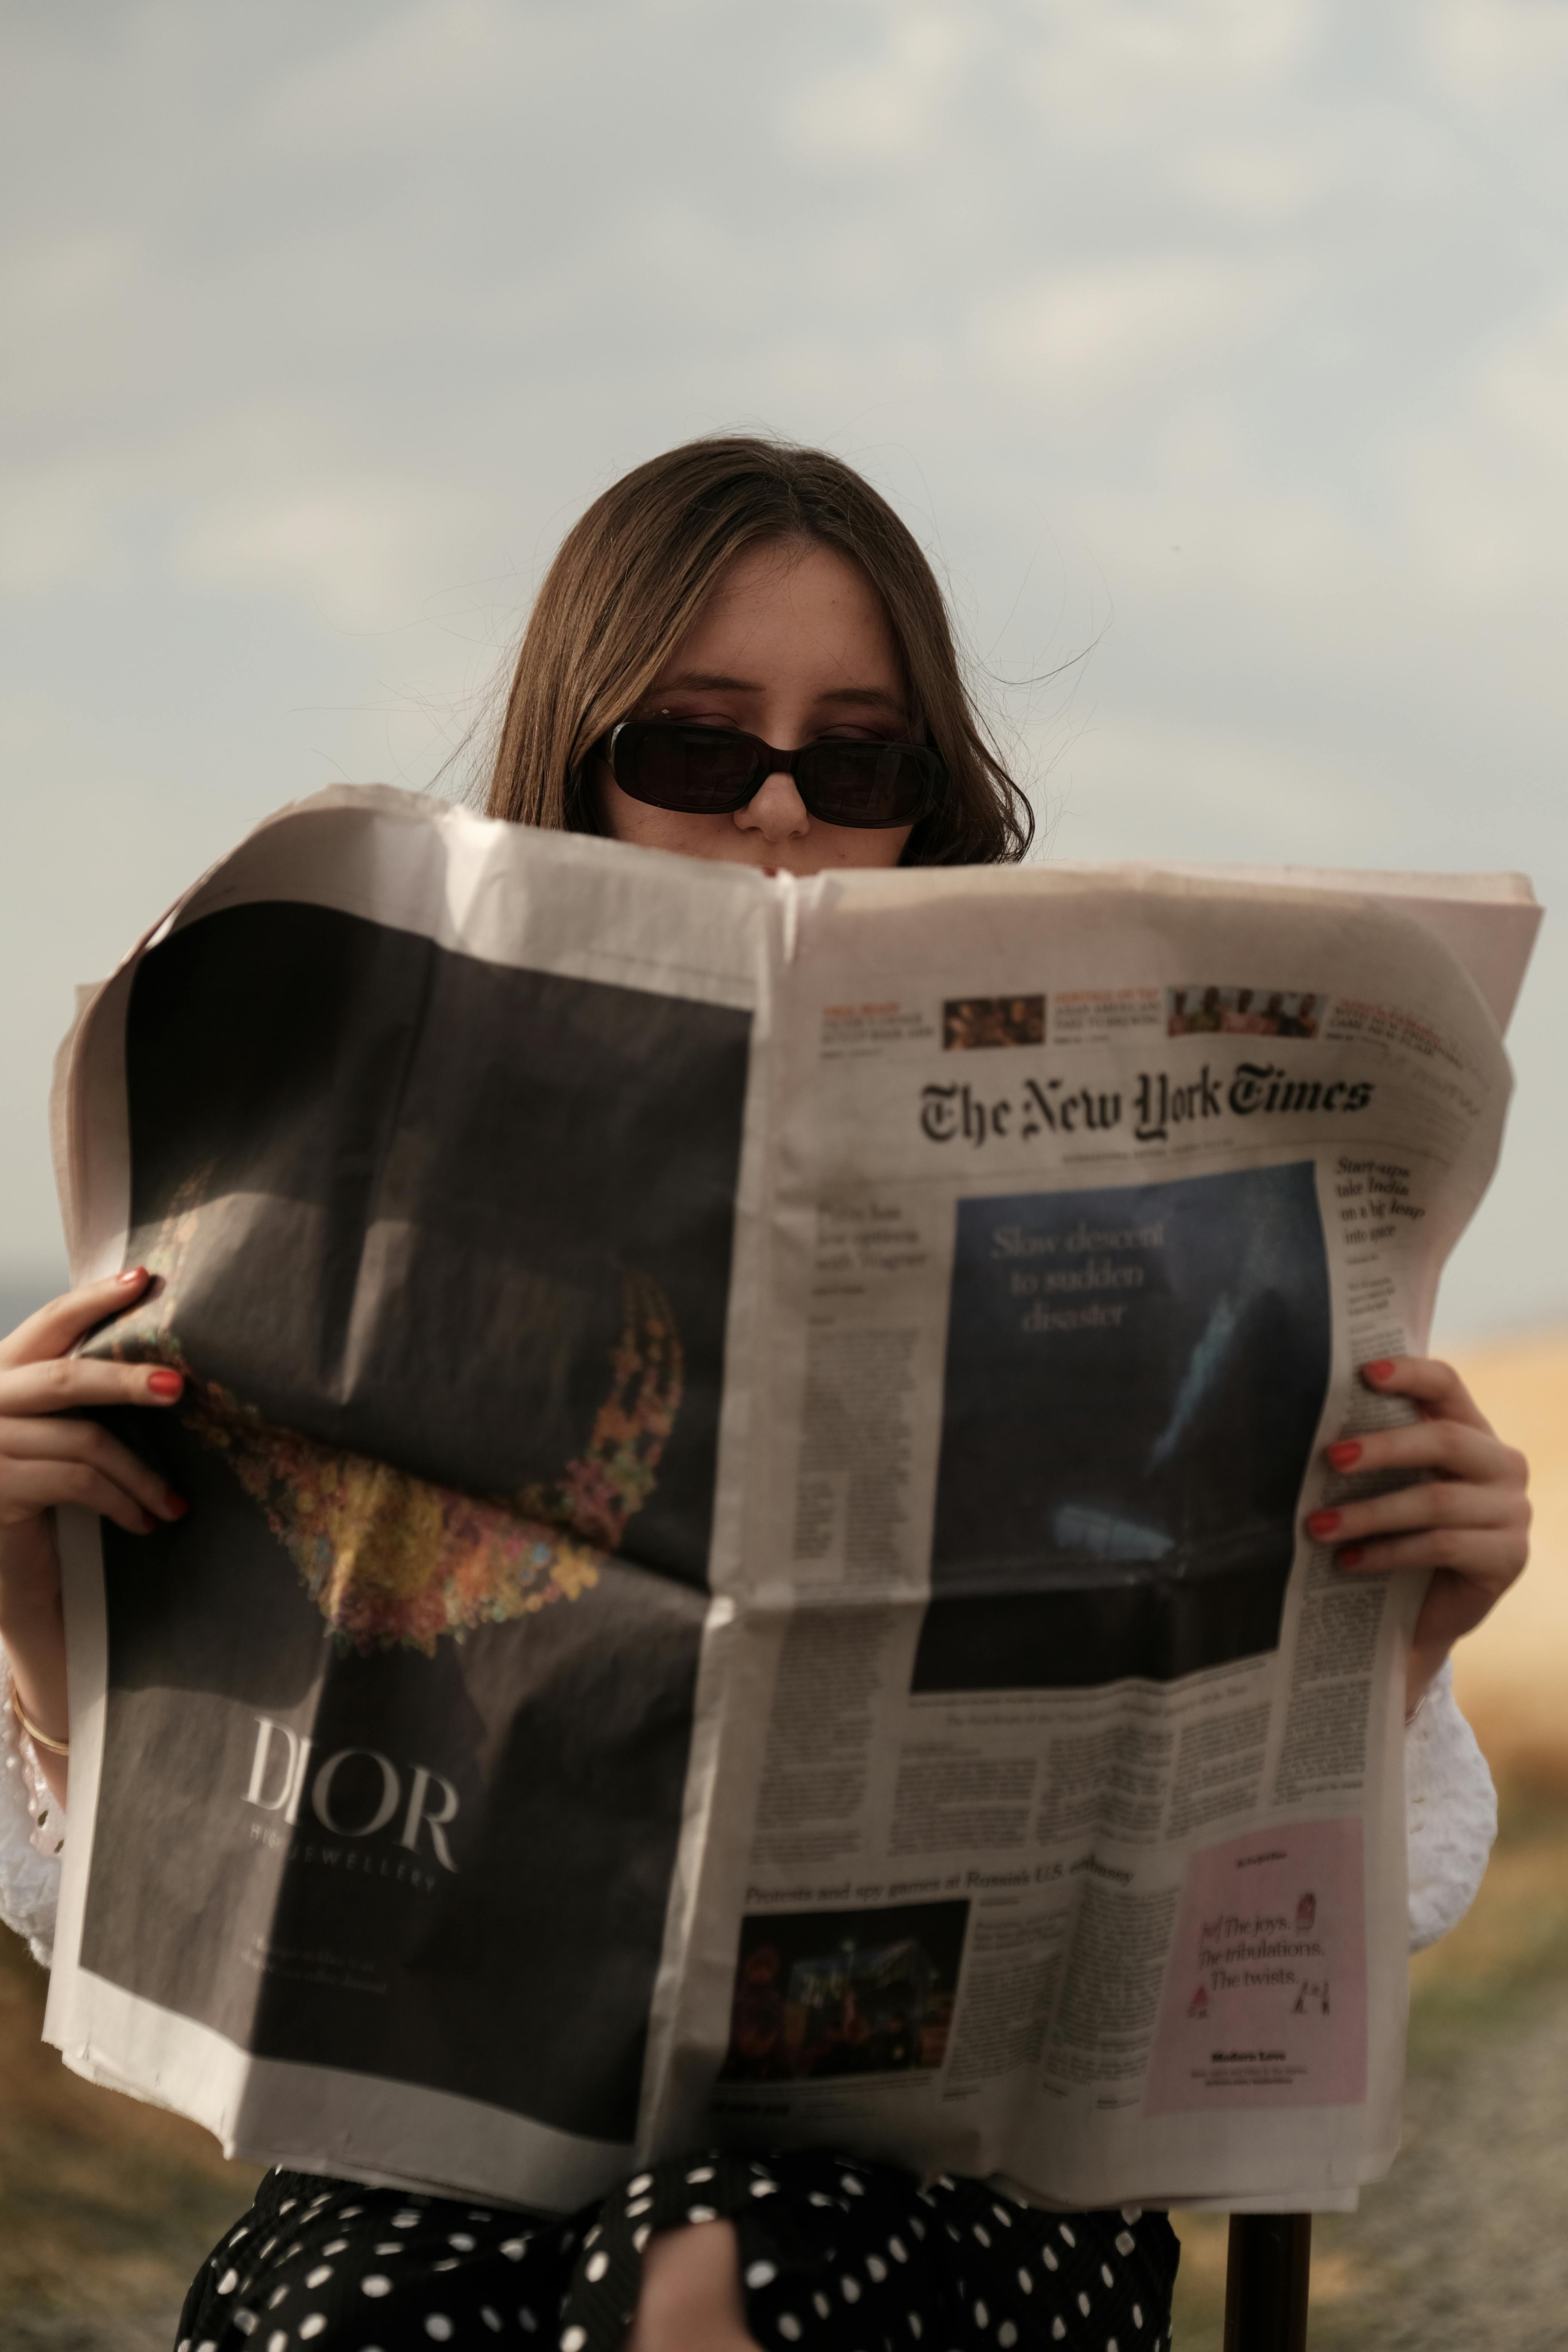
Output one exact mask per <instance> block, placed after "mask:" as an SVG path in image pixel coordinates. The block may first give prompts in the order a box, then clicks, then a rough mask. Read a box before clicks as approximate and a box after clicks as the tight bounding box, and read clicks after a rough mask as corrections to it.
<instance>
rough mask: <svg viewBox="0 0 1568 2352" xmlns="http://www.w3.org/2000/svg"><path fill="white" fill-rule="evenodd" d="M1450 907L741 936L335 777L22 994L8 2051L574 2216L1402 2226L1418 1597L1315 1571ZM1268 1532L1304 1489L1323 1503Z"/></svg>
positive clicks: (585, 845)
mask: <svg viewBox="0 0 1568 2352" xmlns="http://www.w3.org/2000/svg"><path fill="white" fill-rule="evenodd" d="M1537 911H1538V910H1537V909H1536V908H1535V907H1534V905H1533V902H1532V900H1531V898H1530V895H1529V892H1528V889H1527V887H1525V886H1523V885H1521V884H1519V883H1518V882H1517V881H1516V880H1515V879H1514V878H1513V877H1476V878H1475V879H1473V880H1466V879H1462V878H1461V879H1458V880H1456V879H1454V878H1453V877H1357V876H1350V875H1324V876H1314V875H1300V874H1295V875H1291V874H1281V875H1250V874H1248V875H1241V874H1237V873H1236V872H1234V871H1230V872H1225V871H1219V870H1216V871H1215V872H1212V873H1202V872H1197V871H1183V870H1180V869H1173V868H1164V869H1136V868H1098V869H1090V868H1065V867H1064V868H1055V869H1053V868H1049V867H1044V866H1042V867H1037V868H1026V869H1022V870H1016V871H1012V872H987V871H984V870H980V871H976V870H973V869H964V870H960V871H942V870H935V869H927V870H923V871H910V872H894V873H892V874H889V875H885V876H882V875H879V876H858V875H857V876H848V877H837V876H835V877H816V878H814V879H812V880H810V881H806V882H797V881H795V880H793V879H792V878H791V877H784V876H780V877H767V876H763V875H761V874H758V873H753V872H750V871H747V870H743V869H740V868H734V867H725V866H715V865H710V864H705V863H697V862H693V861H688V860H685V859H678V858H671V857H664V856H657V857H656V856H650V855H649V854H648V853H646V852H642V851H638V850H636V849H632V848H628V847H626V846H625V845H620V844H616V843H610V842H604V841H599V840H596V839H590V838H586V837H583V836H577V835H560V834H554V835H551V834H542V833H536V832H529V831H525V830H523V829H521V828H517V827H511V826H507V825H504V824H492V823H489V822H487V821H485V820H482V819H479V818H477V817H474V816H471V815H468V814H466V813H464V812H462V811H459V810H457V809H453V808H451V807H449V806H447V805H446V804H444V803H438V802H434V801H430V800H427V799H425V798H422V797H419V796H417V795H414V794H408V793H396V792H392V791H389V790H384V789H382V788H376V787H364V788H339V789H337V790H334V791H333V792H331V793H324V794H321V795H320V796H319V797H318V798H317V799H316V800H315V801H313V802H308V803H302V804H300V806H299V807H297V808H294V809H291V810H286V811H284V812H283V813H282V814H280V815H279V817H276V818H274V819H272V820H270V821H269V822H268V824H266V825H264V826H262V827H261V828H259V829H258V832H257V833H256V834H254V835H251V836H250V838H249V839H248V840H247V842H246V843H244V844H242V845H241V846H240V847H239V848H238V849H237V851H236V852H235V853H234V854H233V855H232V856H230V857H229V858H227V859H226V860H225V861H224V862H223V863H222V864H221V865H220V866H217V867H216V868H215V869H213V871H212V872H211V873H210V874H209V875H207V876H206V877H204V878H203V880H202V881H201V882H199V883H198V884H197V885H196V886H195V887H194V888H193V890H191V891H190V892H189V893H187V895H186V897H185V898H184V899H182V900H181V901H180V902H179V904H178V905H177V906H176V907H175V908H174V909H173V910H172V912H171V913H170V914H169V915H168V916H166V917H165V918H164V919H163V921H162V922H161V923H160V924H159V925H158V926H157V927H156V928H155V929H153V931H152V932H151V933H150V934H149V935H148V936H147V938H146V939H145V940H143V941H142V944H141V945H140V947H139V948H138V949H137V950H136V951H135V952H134V953H133V954H132V956H131V957H130V958H129V959H128V960H127V961H126V963H125V964H124V966H122V968H121V971H119V972H118V973H117V974H116V975H115V976H114V978H113V979H112V980H111V981H110V982H108V983H107V984H106V985H105V986H104V987H103V988H102V989H100V990H99V991H98V992H96V993H95V994H94V995H93V996H92V998H91V999H90V1000H89V1002H88V1003H86V1005H85V1007H84V1010H83V1012H82V1013H81V1015H80V1017H79V1021H78V1024H77V1026H76V1028H75V1030H74V1031H73V1033H72V1036H71V1038H70V1039H69V1040H68V1045H67V1046H66V1048H65V1049H64V1050H63V1052H62V1056H61V1062H60V1069H59V1075H58V1084H57V1097H56V1107H55V1118H56V1148H57V1160H58V1168H59V1173H60V1182H61V1191H62V1199H63V1202H64V1206H65V1213H66V1218H67V1225H68V1236H69V1240H70V1244H71V1249H72V1256H73V1267H74V1271H75V1273H76V1275H77V1276H78V1278H79V1279H85V1278H90V1277H92V1276H97V1275H100V1274H103V1273H111V1272H114V1271H117V1270H118V1269H119V1268H120V1267H121V1265H130V1264H144V1265H147V1266H148V1267H150V1268H151V1269H152V1271H153V1275H154V1276H155V1280H154V1282H153V1284H152V1285H151V1286H149V1289H148V1291H147V1293H146V1295H145V1296H144V1297H143V1298H142V1300H141V1301H140V1302H139V1304H138V1305H137V1306H136V1307H133V1308H132V1309H130V1310H128V1311H127V1312H125V1313H124V1314H122V1315H121V1316H120V1317H119V1318H116V1319H115V1320H113V1321H112V1322H110V1323H109V1324H107V1325H105V1326H104V1327H102V1328H100V1330H99V1331H98V1332H97V1333H96V1334H94V1335H93V1337H92V1338H91V1339H89V1341H88V1342H87V1343H86V1345H87V1347H88V1348H89V1350H90V1351H93V1352H97V1353H100V1354H105V1355H110V1356H113V1357H116V1358H120V1359H122V1360H139V1361H153V1360H155V1361H159V1362H163V1363H166V1364H169V1365H172V1366H174V1367H175V1368H177V1369H178V1370H180V1371H181V1372H182V1373H183V1374H184V1376H185V1390H184V1399H183V1401H182V1402H181V1404H180V1405H179V1407H178V1408H177V1409H175V1410H174V1412H170V1413H168V1414H165V1415H162V1416H160V1417H158V1419H157V1421H156V1423H155V1424H154V1425H153V1427H152V1428H151V1429H149V1427H148V1425H147V1423H146V1420H145V1419H144V1418H142V1417H136V1419H135V1426H134V1431H133V1433H132V1430H131V1428H130V1426H129V1422H128V1423H127V1427H126V1429H125V1431H124V1433H125V1434H127V1436H128V1437H131V1439H132V1442H133V1443H134V1444H137V1445H138V1446H139V1447H140V1448H141V1449H142V1451H143V1452H144V1453H146V1454H149V1455H150V1456H155V1458H156V1462H157V1465H158V1466H159V1467H160V1468H161V1469H162V1470H163V1472H164V1474H165V1475H167V1476H168V1478H169V1479H170V1481H171V1483H172V1484H174V1486H176V1487H177V1488H178V1490H179V1491H180V1492H181V1493H182V1494H183V1495H184V1496H187V1497H188V1498H189V1500H190V1503H191V1509H190V1511H189V1514H188V1516H187V1517H184V1519H182V1520H181V1521H179V1522H178V1523H177V1524H175V1525H172V1526H169V1527H165V1528H161V1529H160V1530H159V1531H158V1532H157V1533H156V1534H155V1535H153V1536H152V1537H148V1538H140V1539H132V1538H127V1537H125V1536H124V1535H122V1534H121V1533H120V1532H119V1531H118V1530H117V1529H115V1528H113V1527H111V1526H109V1525H106V1524H101V1523H100V1522H99V1521H98V1520H97V1519H96V1518H93V1517H89V1516H88V1515H86V1514H80V1513H71V1514H66V1515H63V1516H64V1520H65V1524H64V1525H63V1526H62V1548H63V1550H64V1554H65V1559H66V1570H67V1609H68V1634H69V1641H70V1651H71V1689H72V1743H73V1767H72V1774H73V1777H72V1790H71V1823H72V1829H71V1837H70V1839H69V1841H68V1848H67V1877H66V1883H65V1887H64V1892H63V1896H62V1906H61V1930H60V1939H59V1946H58V1958H57V1968H56V1974H55V1979H54V1984H53V1989H52V1992H51V2000H50V2009H49V2020H48V2032H49V2034H50V2038H51V2039H53V2040H54V2041H56V2042H58V2044H59V2046H60V2047H61V2049H62V2050H63V2051H64V2053H65V2054H66V2056H67V2058H68V2061H69V2063H72V2064H73V2065H74V2066H76V2067H77V2068H78V2069H79V2071H81V2072H83V2073H86V2074H89V2075H91V2076H93V2077H95V2078H96V2079H99V2080H102V2081H106V2082H110V2083H113V2084H117V2085H119V2086H120V2087H121V2088H125V2089H129V2090H132V2091H133V2092H136V2093H139V2094H140V2095H143V2096H146V2097H149V2098H153V2099H156V2100H159V2101H161V2102H163V2104H165V2105H172V2106H174V2107H176V2108H178V2109H180V2110H181V2111H183V2112H184V2113H186V2114H189V2115H191V2116H195V2118H196V2119H197V2120H199V2121H200V2122H202V2123H204V2124H205V2125H206V2126H208V2127H209V2128H211V2129H212V2130H214V2131H216V2133H218V2135H219V2136H220V2137H221V2138H222V2140H223V2142H224V2144H225V2146H226V2148H228V2149H229V2150H230V2151H232V2152H235V2153H238V2154H244V2155H245V2156H247V2157H249V2158H254V2159H256V2160H258V2161H263V2160H265V2161H283V2162H288V2163H291V2164H295V2165H299V2166H301V2167H306V2168H314V2169H320V2170H326V2171H340V2172H344V2173H349V2174H352V2175H353V2176H354V2177H358V2178H367V2179H384V2180H388V2181H395V2182H401V2183H407V2184H409V2185H414V2186H417V2185H424V2186H427V2187H432V2188H440V2189H460V2190H466V2191H471V2192H473V2193H476V2194H481V2195H484V2196H486V2197H489V2198H493V2199H496V2200H506V2201H509V2202H511V2203H515V2204H517V2205H519V2206H523V2207H533V2208H538V2209H542V2210H565V2209H569V2208H571V2207H573V2206H574V2205H576V2204H578V2203H581V2202H582V2201H584V2200H585V2199H586V2198H588V2197H590V2196H593V2195H594V2194H595V2193H598V2192H600V2191H602V2190H603V2189H605V2188H606V2187H607V2186H609V2185H610V2183H611V2182H612V2181H613V2180H614V2179H616V2177H617V2176H618V2174H620V2173H621V2172H623V2171H624V2170H625V2169H626V2165H627V2163H628V2160H630V2159H631V2158H634V2156H635V2155H637V2154H648V2155H651V2154H655V2153H660V2152H663V2151H665V2150H668V2149H673V2148H677V2147H680V2146H683V2145H688V2144H689V2143H690V2142H691V2140H692V2139H693V2138H694V2137H700V2136H703V2135H707V2136H710V2137H717V2138H719V2139H721V2140H724V2141H729V2142H733V2143H735V2144H737V2145H742V2146H743V2145H765V2146H779V2145H788V2144H790V2143H791V2142H792V2141H802V2142H805V2141H821V2140H823V2139H827V2140H829V2141H831V2142H832V2144H835V2145H843V2146H852V2147H858V2148H860V2149H862V2150H863V2151H864V2152H865V2153H867V2154H868V2155H885V2156H891V2157H893V2158H897V2159H898V2160H900V2161H902V2162H905V2163H908V2164H910V2165H912V2166H914V2167H915V2168H952V2169H960V2168H962V2169H963V2170H965V2171H968V2172H978V2173H981V2174H994V2175H996V2176H997V2177H999V2178H1001V2179H1005V2180H1007V2181H1009V2182H1011V2183H1013V2184H1015V2185H1016V2186H1017V2187H1018V2188H1020V2189H1023V2190H1025V2191H1026V2193H1027V2194H1029V2195H1031V2196H1034V2197H1037V2198H1039V2199H1043V2200H1046V2201H1047V2202H1049V2201H1057V2202H1061V2203H1063V2204H1070V2205H1076V2206H1084V2205H1092V2204H1103V2203H1111V2202H1119V2201H1131V2200H1142V2201H1154V2200H1156V2199H1157V2198H1162V2197H1163V2198H1173V2197H1178V2196H1180V2197H1185V2198H1187V2199H1189V2200H1190V2199H1194V2198H1204V2197H1213V2198H1224V2199H1227V2200H1229V2201H1231V2202H1232V2203H1234V2202H1236V2201H1237V2200H1238V2199H1241V2198H1244V2197H1252V2198H1254V2199H1256V2200H1258V2201H1261V2202H1264V2203H1268V2202H1269V2201H1270V2200H1272V2201H1274V2202H1276V2203H1278V2202H1279V2201H1280V2200H1283V2199H1288V2200H1289V2201H1290V2202H1291V2203H1292V2204H1294V2205H1297V2206H1301V2205H1310V2204H1312V2203H1314V2202H1315V2203H1318V2204H1331V2203H1335V2202H1343V2201H1346V2200H1347V2198H1348V2197H1350V2196H1353V2193H1354V2189H1355V2187H1356V2185H1357V2184H1358V2183H1359V2182H1360V2181H1362V2180H1363V2179H1368V2178H1371V2177H1373V2176H1374V2175H1375V2174H1376V2173H1377V2172H1378V2171H1379V2170H1381V2169H1382V2168H1384V2166H1385V2165H1386V2163H1387V2162H1388V2160H1389V2159H1390V2158H1391V2156H1392V2153H1393V2149H1394V2144H1395V2140H1396V2137H1397V2128H1398V2124H1397V2116H1398V2085H1399V2079H1400V2074H1401V2068H1402V2058H1403V2020H1404V2009H1403V2002H1404V1992H1403V1986H1404V1962H1403V1948H1404V1906H1405V1885H1404V1859H1403V1836H1404V1832H1403V1787H1402V1780H1401V1745H1400V1736H1401V1727H1402V1710H1401V1706H1400V1704H1399V1696H1398V1690H1399V1685H1400V1680H1401V1676H1402V1673H1403V1659H1404V1648H1405V1643H1406V1642H1407V1639H1408V1632H1409V1627H1410V1625H1411V1623H1412V1622H1413V1620H1414V1613H1415V1607H1416V1605H1417V1604H1418V1601H1419V1598H1420V1595H1419V1591H1413V1590H1412V1589H1411V1580H1410V1579H1408V1578H1405V1579H1381V1580H1352V1579H1349V1578H1346V1577H1344V1576H1342V1575H1339V1574H1337V1573H1336V1572H1335V1571H1334V1570H1333V1569H1332V1567H1331V1560H1330V1556H1329V1555H1328V1554H1327V1553H1326V1552H1324V1551H1322V1550H1321V1548H1319V1547H1314V1546H1313V1545H1312V1544H1311V1543H1310V1541H1309V1540H1308V1538H1307V1537H1306V1535H1305V1532H1304V1529H1303V1526H1302V1520H1303V1515H1304V1513H1305V1511H1306V1510H1308V1509H1310V1507H1313V1505H1314V1504H1316V1503H1318V1502H1320V1501H1321V1500H1323V1499H1328V1500H1333V1499H1335V1497H1336V1495H1337V1494H1339V1493H1352V1492H1355V1491H1359V1490H1358V1488H1357V1487H1356V1485H1355V1482H1354V1481H1353V1480H1343V1481H1338V1482H1336V1481H1335V1480H1334V1479H1333V1478H1332V1477H1331V1475H1330V1474H1328V1473H1326V1471H1325V1469H1324V1467H1323V1464H1322V1456H1321V1447H1322V1445H1323V1444H1324V1443H1325V1442H1327V1440H1328V1439H1330V1438H1331V1437H1333V1436H1335V1435H1337V1434H1340V1433H1343V1432H1346V1431H1350V1430H1353V1429H1355V1428H1357V1427H1361V1426H1370V1425H1373V1423H1374V1422H1376V1421H1377V1420H1379V1419H1383V1418H1386V1417H1388V1416H1389V1415H1390V1414H1391V1413H1393V1412H1395V1411H1396V1410H1401V1408H1395V1407H1394V1406H1393V1405H1391V1404H1390V1403H1389V1402H1386V1401H1384V1400H1380V1399H1378V1398H1376V1397H1374V1396H1373V1394H1372V1393H1371V1391H1368V1390H1367V1389H1366V1388H1365V1387H1364V1385H1363V1383H1362V1382H1361V1381H1359V1379H1358V1377H1357V1367H1358V1366H1359V1365H1360V1364H1362V1363H1363V1362H1365V1361H1367V1360H1369V1359H1370V1358H1372V1357H1373V1356H1376V1355H1379V1354H1386V1353H1390V1352H1393V1351H1394V1350H1395V1349H1400V1348H1404V1347H1407V1346H1408V1347H1415V1346H1419V1345H1420V1344H1421V1343H1422V1342H1423V1340H1424V1338H1425V1333H1426V1327H1427V1323H1428V1320H1429V1318H1430V1312H1431V1306H1432V1299H1433V1295H1434V1291H1435V1287H1436V1279H1437V1275H1438V1271H1439V1268H1440V1266H1441V1264H1442V1261H1443V1258H1444V1256H1445V1255H1447V1251H1448V1250H1449V1248H1451V1246H1452V1244H1453V1243H1454V1241H1455V1239H1456V1238H1457V1236H1458V1234H1459V1233H1460V1231H1461V1230H1462V1229H1463V1226H1464V1223H1465V1222H1466V1220H1467V1219H1468V1216H1469V1214H1470V1213H1471V1212H1472V1210H1473V1208H1474V1206H1475V1203H1476V1202H1477V1201H1478V1200H1479V1196H1480V1193H1481V1192H1482V1191H1483V1189H1484V1187H1485V1184H1486V1182H1487V1181H1488V1178H1489V1173H1490V1171H1491V1168H1492V1166H1493V1164H1494V1162H1495V1159H1496V1154H1497V1150H1498V1148H1499V1142H1500V1133H1501V1127H1502V1119H1503V1113H1504V1108H1505V1104H1506V1097H1507V1093H1508V1087H1509V1076H1508V1068H1507V1063H1506V1059H1505V1056H1504V1054H1503V1051H1502V1046H1501V1042H1500V1038H1501V1028H1502V1025H1503V1024H1504V1023H1505V1022H1506V1019H1507V1016H1508V1013H1509V1011H1510V1006H1511V1002H1512V997H1513V994H1514V992H1515V991H1516V990H1517V987H1518V983H1519V980H1520V978H1521V974H1522V971H1523V967H1524V962H1525V960H1526V958H1527V956H1528V952H1529V948H1530V943H1531V937H1532V934H1533V928H1534V924H1535V921H1536V919H1537ZM1331 1489H1332V1491H1331Z"/></svg>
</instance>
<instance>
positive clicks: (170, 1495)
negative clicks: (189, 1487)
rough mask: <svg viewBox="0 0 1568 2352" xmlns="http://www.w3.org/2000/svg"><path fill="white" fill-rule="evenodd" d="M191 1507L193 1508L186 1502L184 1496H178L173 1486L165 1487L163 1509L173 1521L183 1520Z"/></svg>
mask: <svg viewBox="0 0 1568 2352" xmlns="http://www.w3.org/2000/svg"><path fill="white" fill-rule="evenodd" d="M163 1508H164V1509H165V1510H166V1511H167V1512H168V1514H169V1517H171V1518H172V1519H183V1518H184V1516H185V1513H186V1512H187V1511H188V1510H189V1509H190V1505H189V1503H187V1502H186V1500H185V1498H184V1496H183V1495H176V1494H175V1492H174V1488H173V1486H165V1487H164V1489H163Z"/></svg>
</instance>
